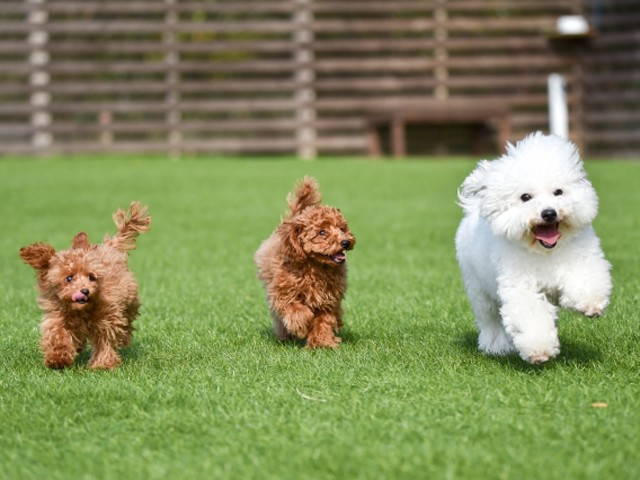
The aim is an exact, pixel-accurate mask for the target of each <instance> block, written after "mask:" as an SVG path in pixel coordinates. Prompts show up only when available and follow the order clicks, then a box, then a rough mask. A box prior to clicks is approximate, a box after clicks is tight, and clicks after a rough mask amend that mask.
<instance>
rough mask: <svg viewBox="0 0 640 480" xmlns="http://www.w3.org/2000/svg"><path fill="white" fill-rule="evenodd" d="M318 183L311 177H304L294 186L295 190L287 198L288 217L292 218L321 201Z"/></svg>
mask: <svg viewBox="0 0 640 480" xmlns="http://www.w3.org/2000/svg"><path fill="white" fill-rule="evenodd" d="M319 188H320V187H319V186H318V182H317V180H316V179H315V178H313V177H307V176H305V177H304V178H303V179H302V180H301V181H299V182H298V183H297V184H296V188H295V190H294V191H293V192H292V193H290V194H289V195H288V196H287V203H288V204H289V215H288V217H293V216H294V215H297V214H298V213H300V212H301V211H302V210H304V209H305V208H307V207H309V206H311V205H318V204H319V203H320V202H321V201H322V194H321V193H320V190H319Z"/></svg>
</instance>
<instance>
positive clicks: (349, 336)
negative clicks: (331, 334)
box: [260, 327, 361, 348]
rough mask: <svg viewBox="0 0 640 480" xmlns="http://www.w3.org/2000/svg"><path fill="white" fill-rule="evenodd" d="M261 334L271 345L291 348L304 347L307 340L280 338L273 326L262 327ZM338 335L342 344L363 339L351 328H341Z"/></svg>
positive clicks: (354, 342) (353, 342)
mask: <svg viewBox="0 0 640 480" xmlns="http://www.w3.org/2000/svg"><path fill="white" fill-rule="evenodd" d="M260 336H261V337H262V338H264V339H265V340H267V341H268V342H269V343H270V344H271V345H283V346H288V347H291V348H304V345H305V341H304V340H300V339H297V338H293V339H290V340H284V341H283V340H278V339H277V338H276V336H275V334H274V333H273V329H272V328H271V327H265V328H262V329H260ZM338 337H340V338H341V339H342V344H356V343H358V342H359V341H360V340H361V336H360V335H358V334H356V333H354V332H352V331H350V330H341V331H340V333H339V334H338Z"/></svg>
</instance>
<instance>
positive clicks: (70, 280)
mask: <svg viewBox="0 0 640 480" xmlns="http://www.w3.org/2000/svg"><path fill="white" fill-rule="evenodd" d="M65 280H66V282H67V283H71V282H73V275H69V276H68V277H67V278H65Z"/></svg>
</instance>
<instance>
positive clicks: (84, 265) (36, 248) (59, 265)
mask: <svg viewBox="0 0 640 480" xmlns="http://www.w3.org/2000/svg"><path fill="white" fill-rule="evenodd" d="M46 247H48V248H46ZM120 255H123V254H120ZM20 256H21V257H22V259H23V260H24V261H25V262H26V263H28V264H29V265H31V266H32V267H33V268H34V269H35V270H36V272H37V273H38V288H39V289H40V293H41V300H43V301H45V302H54V303H55V304H57V305H59V306H62V307H63V309H64V310H83V311H88V310H91V309H92V308H94V307H95V306H96V304H97V303H98V299H99V297H100V295H99V294H100V284H101V276H103V275H107V274H108V273H109V272H108V270H109V268H110V267H109V265H108V264H105V262H104V261H103V258H102V257H103V255H102V253H101V252H100V249H99V247H98V246H96V245H93V246H92V245H89V243H88V240H87V237H86V235H85V234H84V233H81V234H78V235H76V236H75V237H74V239H73V247H72V248H70V249H69V250H62V251H58V252H55V251H54V249H53V248H52V247H50V246H49V245H44V244H38V243H36V244H34V245H30V246H28V247H24V248H21V249H20ZM45 259H46V260H45ZM122 260H123V262H124V265H125V266H126V257H124V258H123V259H122Z"/></svg>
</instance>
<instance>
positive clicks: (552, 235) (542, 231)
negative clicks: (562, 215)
mask: <svg viewBox="0 0 640 480" xmlns="http://www.w3.org/2000/svg"><path fill="white" fill-rule="evenodd" d="M533 234H534V235H535V236H536V239H537V240H542V241H543V242H545V243H548V244H549V245H554V244H555V243H556V242H557V241H558V239H559V238H560V235H561V234H560V232H559V231H558V225H557V224H553V225H540V226H538V227H536V229H535V230H534V231H533Z"/></svg>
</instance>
